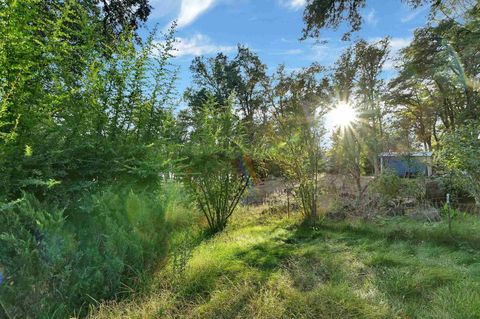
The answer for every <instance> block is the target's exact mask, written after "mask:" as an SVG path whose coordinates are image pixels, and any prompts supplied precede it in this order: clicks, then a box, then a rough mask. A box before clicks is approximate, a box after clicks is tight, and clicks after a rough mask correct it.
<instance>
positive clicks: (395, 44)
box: [369, 37, 412, 71]
mask: <svg viewBox="0 0 480 319" xmlns="http://www.w3.org/2000/svg"><path fill="white" fill-rule="evenodd" d="M381 39H382V38H372V39H370V40H369V42H377V41H379V40H381ZM411 42H412V38H411V37H406V38H390V56H389V58H388V59H387V60H386V61H385V64H384V65H383V69H384V70H387V71H393V70H395V63H396V60H397V59H398V56H399V54H400V50H402V49H404V48H406V47H408V46H409V45H410V43H411Z"/></svg>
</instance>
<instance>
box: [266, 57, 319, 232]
mask: <svg viewBox="0 0 480 319" xmlns="http://www.w3.org/2000/svg"><path fill="white" fill-rule="evenodd" d="M321 71H323V68H322V67H320V66H318V65H312V66H311V67H308V68H305V69H303V70H301V71H298V72H293V73H292V74H290V75H287V74H285V72H284V70H283V68H280V70H279V71H278V72H277V78H276V79H274V80H273V84H272V86H271V91H272V93H271V94H270V98H271V101H270V103H271V105H272V112H273V117H274V123H273V125H272V128H271V132H270V134H269V138H268V140H269V145H270V151H269V156H270V158H271V159H273V160H274V161H275V162H276V163H277V165H278V166H279V167H280V169H281V172H282V174H283V176H284V177H285V178H286V179H287V182H288V183H290V184H291V185H292V186H293V189H294V194H295V197H296V199H297V201H298V203H299V205H300V207H302V211H303V214H304V219H305V222H307V223H315V222H317V221H318V218H319V217H320V216H319V212H318V204H319V203H318V198H319V195H320V193H321V189H320V178H321V174H322V173H323V172H324V149H323V145H322V143H323V142H324V140H323V136H324V133H325V132H324V128H323V115H324V111H325V109H324V108H323V107H322V98H324V97H325V90H326V88H325V81H323V80H318V79H317V76H318V75H319V73H320V72H321Z"/></svg>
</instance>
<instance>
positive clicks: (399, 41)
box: [390, 38, 412, 52]
mask: <svg viewBox="0 0 480 319" xmlns="http://www.w3.org/2000/svg"><path fill="white" fill-rule="evenodd" d="M411 42H412V38H391V39H390V47H391V48H392V51H395V52H398V51H400V50H401V49H403V48H406V47H408V46H409V45H410V43H411Z"/></svg>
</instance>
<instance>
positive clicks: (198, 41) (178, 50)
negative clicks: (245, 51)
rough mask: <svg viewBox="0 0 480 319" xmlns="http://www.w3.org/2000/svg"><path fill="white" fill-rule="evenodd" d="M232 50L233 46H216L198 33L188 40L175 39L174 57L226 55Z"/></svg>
mask: <svg viewBox="0 0 480 319" xmlns="http://www.w3.org/2000/svg"><path fill="white" fill-rule="evenodd" d="M233 50H235V46H228V45H219V44H216V43H214V42H213V41H212V40H211V39H210V38H209V37H208V36H206V35H203V34H200V33H198V34H195V35H194V36H192V37H190V38H180V37H179V38H177V43H176V44H175V52H174V55H175V56H177V57H182V56H199V55H207V54H214V53H217V52H224V53H228V52H232V51H233Z"/></svg>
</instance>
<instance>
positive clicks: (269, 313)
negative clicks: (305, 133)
mask: <svg viewBox="0 0 480 319" xmlns="http://www.w3.org/2000/svg"><path fill="white" fill-rule="evenodd" d="M479 248H480V222H479V220H478V217H469V218H464V219H462V220H458V221H455V223H454V227H453V233H452V235H450V234H449V232H448V227H447V225H446V223H444V222H440V223H425V224H424V223H419V222H415V221H412V220H409V219H408V218H406V217H405V218H396V219H389V220H385V219H381V220H375V221H369V222H361V221H348V222H333V221H326V222H324V223H323V224H322V225H320V226H318V227H315V228H304V227H300V226H299V223H298V220H297V219H295V218H291V219H286V218H280V217H278V216H272V215H261V214H257V213H255V212H253V213H252V212H251V211H250V212H249V213H247V212H246V211H245V212H243V213H242V212H239V214H237V216H236V220H234V221H233V223H232V224H231V225H230V226H229V227H228V228H227V230H226V231H225V232H223V233H222V234H219V235H217V236H216V237H215V238H212V239H209V240H207V241H204V242H203V243H202V244H200V245H199V246H198V247H196V248H195V249H194V251H193V254H192V256H191V258H190V259H189V262H188V265H187V267H186V269H185V271H184V272H181V273H180V272H179V271H176V270H175V269H173V267H171V266H167V267H166V268H165V269H164V270H162V271H160V272H159V274H158V276H157V277H156V278H155V279H154V284H152V287H151V288H150V290H149V291H148V292H147V293H144V294H143V295H142V296H136V298H133V299H132V300H131V301H127V302H123V303H119V304H118V303H117V304H103V305H102V306H101V307H100V310H99V311H96V312H95V313H94V315H92V317H93V318H122V317H123V318H480V250H479Z"/></svg>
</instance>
